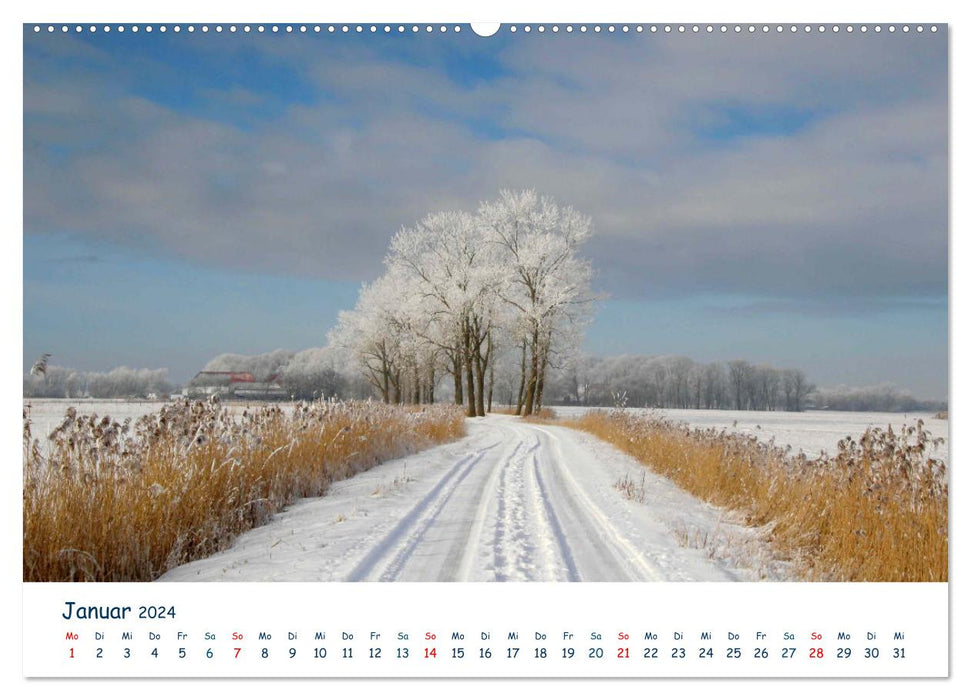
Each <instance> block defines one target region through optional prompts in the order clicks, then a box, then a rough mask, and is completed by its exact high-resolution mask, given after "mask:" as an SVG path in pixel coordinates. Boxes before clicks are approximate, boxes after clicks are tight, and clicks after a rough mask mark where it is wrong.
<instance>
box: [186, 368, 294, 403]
mask: <svg viewBox="0 0 971 700" xmlns="http://www.w3.org/2000/svg"><path fill="white" fill-rule="evenodd" d="M185 394H186V396H188V397H189V398H193V399H204V398H208V397H210V396H218V397H219V398H221V399H222V398H226V399H251V400H254V401H280V400H283V399H288V398H290V396H289V395H288V394H287V392H286V390H284V388H283V387H282V386H281V385H280V382H279V375H277V374H271V375H270V376H268V377H266V379H265V380H263V381H260V382H258V381H256V378H255V377H254V376H253V375H252V373H250V372H215V371H211V370H204V371H202V372H199V373H198V374H197V375H196V376H194V377H193V378H192V380H191V381H190V382H189V383H188V384H187V385H186V388H185Z"/></svg>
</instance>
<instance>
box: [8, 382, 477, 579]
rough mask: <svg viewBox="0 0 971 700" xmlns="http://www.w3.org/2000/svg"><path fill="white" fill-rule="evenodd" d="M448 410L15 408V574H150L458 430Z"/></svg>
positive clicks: (456, 416)
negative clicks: (50, 417) (43, 423)
mask: <svg viewBox="0 0 971 700" xmlns="http://www.w3.org/2000/svg"><path fill="white" fill-rule="evenodd" d="M464 431H465V421H464V418H463V416H462V413H461V410H459V409H455V408H453V407H449V406H441V405H438V406H426V407H421V408H408V407H401V406H387V405H384V404H377V403H371V402H347V403H345V402H331V401H328V402H315V403H302V404H298V405H297V406H295V407H294V408H293V409H292V411H290V410H287V411H285V410H283V409H282V408H280V407H279V406H264V407H261V408H256V409H248V410H246V411H244V412H243V413H242V415H241V416H238V417H234V415H233V414H232V413H230V411H228V410H227V409H226V408H224V407H222V406H220V405H219V403H218V402H217V401H209V402H200V401H196V402H189V401H183V402H179V403H176V404H173V405H171V406H166V407H164V408H163V409H162V410H160V411H159V412H158V413H154V414H151V415H147V416H144V417H142V418H140V419H138V420H137V421H135V422H134V423H131V422H130V421H129V420H126V421H125V422H124V423H122V424H119V423H117V422H114V421H112V420H111V419H110V418H109V417H108V416H104V417H102V418H99V417H98V416H95V415H90V416H85V415H79V414H77V413H76V411H75V410H74V409H69V410H68V413H67V415H66V416H65V419H64V421H63V423H62V424H61V425H60V426H58V427H57V428H56V429H55V430H54V431H53V433H52V434H51V436H50V441H49V445H48V446H47V449H46V450H45V449H43V448H42V446H41V445H40V443H39V441H38V440H36V439H35V438H34V437H33V435H32V434H31V424H30V416H29V411H28V410H27V409H25V411H24V434H23V448H24V490H23V504H24V512H23V518H24V531H23V537H24V550H23V558H24V560H23V577H24V581H149V580H153V579H155V578H157V577H158V576H160V575H161V574H162V573H164V572H165V571H166V570H168V569H170V568H172V567H175V566H178V565H179V564H182V563H184V562H187V561H191V560H193V559H198V558H201V557H205V556H208V555H210V554H212V553H213V552H216V551H218V550H220V549H224V548H225V547H227V546H229V545H230V544H231V543H232V541H233V539H234V537H235V536H236V535H237V534H239V533H240V532H242V531H244V530H247V529H249V528H252V527H255V526H257V525H260V524H262V523H264V522H265V521H266V520H267V519H268V518H269V517H270V515H272V514H273V513H275V512H277V511H278V510H280V509H281V508H282V507H284V506H285V505H287V504H289V503H292V502H293V501H294V500H296V499H298V498H303V497H311V496H320V495H323V494H324V493H325V492H326V491H327V487H328V486H329V484H330V483H331V482H333V481H337V480H339V479H344V478H347V477H349V476H352V475H353V474H355V473H358V472H360V471H363V470H366V469H369V468H371V467H373V466H374V465H376V464H379V463H380V462H382V461H385V460H387V459H392V458H395V457H399V456H402V455H404V454H408V453H411V452H414V451H416V450H419V449H422V448H424V447H427V446H430V445H433V444H437V443H441V442H445V441H448V440H451V439H454V438H457V437H459V436H461V435H462V434H464Z"/></svg>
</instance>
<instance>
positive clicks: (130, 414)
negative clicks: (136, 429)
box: [24, 399, 165, 443]
mask: <svg viewBox="0 0 971 700" xmlns="http://www.w3.org/2000/svg"><path fill="white" fill-rule="evenodd" d="M164 405H165V402H164V401H132V400H130V399H24V408H28V407H29V409H30V421H31V430H32V431H33V434H34V437H35V438H38V439H39V440H40V441H41V443H43V442H44V441H45V440H46V438H47V436H48V435H50V433H51V431H52V430H54V428H56V427H57V426H58V425H60V424H61V422H62V421H63V420H64V414H65V412H66V411H67V409H68V408H70V407H71V406H73V407H75V408H76V409H77V410H78V413H83V414H90V413H96V414H97V415H98V416H105V415H108V416H111V418H112V420H116V421H118V422H119V423H122V422H124V420H125V419H126V418H131V420H132V422H134V421H135V419H137V418H140V417H141V416H144V415H147V414H149V413H154V412H155V411H158V410H159V409H160V408H162V406H164Z"/></svg>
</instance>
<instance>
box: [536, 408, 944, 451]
mask: <svg viewBox="0 0 971 700" xmlns="http://www.w3.org/2000/svg"><path fill="white" fill-rule="evenodd" d="M553 410H554V411H556V415H557V416H559V417H561V418H569V417H571V416H578V415H581V414H583V413H585V412H587V411H593V410H609V409H594V408H585V407H580V406H555V407H554V408H553ZM626 410H629V411H638V412H641V411H648V410H650V411H651V412H654V413H657V414H659V415H661V416H663V417H665V418H668V419H670V420H672V421H676V422H679V423H687V424H688V425H690V426H691V427H693V428H702V429H705V428H715V429H717V430H729V431H732V432H738V433H742V434H744V435H752V436H754V437H756V438H757V439H758V440H759V441H760V442H769V441H770V440H772V439H774V440H775V444H776V445H778V446H779V447H785V446H786V445H789V446H791V448H792V451H793V453H796V452H799V450H802V451H803V452H805V453H806V454H807V455H808V456H810V457H817V456H819V454H820V453H821V452H823V451H825V452H827V453H829V454H831V455H832V454H835V453H836V451H837V447H836V446H837V443H838V442H839V441H840V440H842V439H843V438H845V437H847V436H849V437H852V438H853V439H854V440H858V439H859V438H860V436H861V435H863V433H864V432H865V431H866V429H867V428H870V427H879V428H886V427H887V426H890V427H892V428H893V429H894V430H895V431H896V430H898V429H899V428H900V427H901V426H902V425H904V424H907V425H913V424H915V423H916V422H917V419H918V418H919V419H922V420H923V421H924V428H925V429H926V430H928V431H930V433H931V435H932V436H933V437H935V438H944V440H945V442H944V444H943V445H942V446H941V448H940V449H938V450H937V451H936V452H934V453H933V456H934V457H937V458H938V459H943V460H944V461H945V462H947V458H948V450H947V438H948V430H947V428H948V422H947V421H946V420H941V419H938V418H934V417H933V414H931V413H855V412H850V411H804V412H801V413H789V412H785V411H721V410H705V409H671V408H659V409H637V408H629V409H626Z"/></svg>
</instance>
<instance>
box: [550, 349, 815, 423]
mask: <svg viewBox="0 0 971 700" xmlns="http://www.w3.org/2000/svg"><path fill="white" fill-rule="evenodd" d="M814 388H815V387H814V386H813V385H812V384H811V383H810V382H809V381H808V380H807V379H806V375H805V373H804V372H803V371H802V370H798V369H776V368H774V367H770V366H768V365H754V364H752V363H750V362H747V361H745V360H734V361H731V362H711V363H707V364H705V363H698V362H694V361H692V360H691V359H689V358H687V357H682V356H662V357H645V356H640V355H623V356H620V357H608V358H600V357H590V356H586V357H580V358H578V359H577V360H575V361H574V362H571V363H570V364H569V366H567V367H565V368H564V369H563V370H561V371H559V372H557V373H555V375H554V376H553V378H552V381H551V390H552V394H551V397H552V398H553V400H552V402H553V403H557V404H567V405H581V406H610V405H614V404H615V403H617V402H618V401H620V400H621V399H622V400H623V402H624V403H626V404H627V405H629V406H638V407H652V408H709V409H715V408H717V409H735V410H752V411H776V410H781V411H801V410H803V409H804V408H805V407H806V404H807V399H809V397H811V395H812V392H813V391H814Z"/></svg>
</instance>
